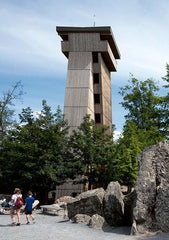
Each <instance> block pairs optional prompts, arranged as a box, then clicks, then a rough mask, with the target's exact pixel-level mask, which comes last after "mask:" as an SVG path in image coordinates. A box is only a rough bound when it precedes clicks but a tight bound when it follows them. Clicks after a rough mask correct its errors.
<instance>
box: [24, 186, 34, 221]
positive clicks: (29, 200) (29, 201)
mask: <svg viewBox="0 0 169 240" xmlns="http://www.w3.org/2000/svg"><path fill="white" fill-rule="evenodd" d="M32 195H33V194H32V192H31V191H29V192H28V197H27V198H26V199H25V205H26V206H25V214H26V220H27V224H30V221H29V217H31V218H32V222H33V223H35V218H34V216H33V215H32V205H33V202H34V200H35V198H34V197H32Z"/></svg>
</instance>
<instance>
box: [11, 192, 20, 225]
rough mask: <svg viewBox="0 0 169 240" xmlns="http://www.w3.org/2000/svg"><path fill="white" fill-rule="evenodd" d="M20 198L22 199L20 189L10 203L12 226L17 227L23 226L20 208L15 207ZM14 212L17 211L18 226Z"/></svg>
mask: <svg viewBox="0 0 169 240" xmlns="http://www.w3.org/2000/svg"><path fill="white" fill-rule="evenodd" d="M18 197H20V198H22V194H21V190H20V189H19V188H15V190H14V194H13V195H12V197H11V200H10V202H9V205H10V215H11V219H12V226H15V225H16V226H20V225H21V216H20V207H16V206H15V203H16V201H17V198H18ZM14 211H16V215H17V218H18V223H17V224H16V223H15V217H14Z"/></svg>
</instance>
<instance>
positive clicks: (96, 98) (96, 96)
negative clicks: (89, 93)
mask: <svg viewBox="0 0 169 240" xmlns="http://www.w3.org/2000/svg"><path fill="white" fill-rule="evenodd" d="M94 103H100V94H94Z"/></svg>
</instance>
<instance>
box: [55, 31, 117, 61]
mask: <svg viewBox="0 0 169 240" xmlns="http://www.w3.org/2000/svg"><path fill="white" fill-rule="evenodd" d="M56 31H57V32H58V34H59V35H60V37H61V38H62V39H63V40H65V41H66V40H68V34H69V33H85V32H88V33H100V38H101V40H107V41H108V43H109V45H110V48H111V50H112V52H113V55H114V57H115V59H120V52H119V49H118V47H117V44H116V41H115V38H114V35H113V32H112V29H111V27H110V26H104V27H62V26H58V27H56Z"/></svg>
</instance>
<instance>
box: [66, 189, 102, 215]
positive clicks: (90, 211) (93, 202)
mask: <svg viewBox="0 0 169 240" xmlns="http://www.w3.org/2000/svg"><path fill="white" fill-rule="evenodd" d="M104 194H105V191H104V189H103V188H97V189H94V190H89V191H87V192H83V193H81V194H80V195H78V196H77V197H76V198H75V199H74V200H72V201H70V202H68V203H67V210H68V217H69V218H70V219H71V218H73V217H74V216H75V215H76V214H86V215H89V216H92V215H94V214H99V215H103V197H104Z"/></svg>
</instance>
